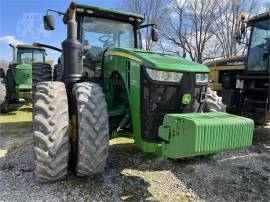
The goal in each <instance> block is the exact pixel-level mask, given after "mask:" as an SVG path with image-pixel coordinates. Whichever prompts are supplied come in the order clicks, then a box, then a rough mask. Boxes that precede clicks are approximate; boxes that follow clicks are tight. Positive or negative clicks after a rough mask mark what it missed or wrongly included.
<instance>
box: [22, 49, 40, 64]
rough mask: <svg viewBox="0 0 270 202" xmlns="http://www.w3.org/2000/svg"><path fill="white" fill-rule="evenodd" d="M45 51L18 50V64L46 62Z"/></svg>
mask: <svg viewBox="0 0 270 202" xmlns="http://www.w3.org/2000/svg"><path fill="white" fill-rule="evenodd" d="M44 61H45V58H44V54H43V51H41V50H38V49H34V50H33V49H18V64H32V63H35V62H44Z"/></svg>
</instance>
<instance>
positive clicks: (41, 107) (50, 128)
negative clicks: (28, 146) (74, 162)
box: [33, 82, 69, 182]
mask: <svg viewBox="0 0 270 202" xmlns="http://www.w3.org/2000/svg"><path fill="white" fill-rule="evenodd" d="M68 122H69V115H68V101H67V94H66V89H65V85H64V83H61V82H40V83H38V84H37V86H36V94H35V96H34V105H33V134H34V157H35V175H36V178H37V180H38V181H41V182H51V181H56V180H61V179H63V178H64V177H65V176H66V175H67V170H68V157H69V139H68Z"/></svg>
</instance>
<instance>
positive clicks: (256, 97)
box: [236, 12, 270, 125]
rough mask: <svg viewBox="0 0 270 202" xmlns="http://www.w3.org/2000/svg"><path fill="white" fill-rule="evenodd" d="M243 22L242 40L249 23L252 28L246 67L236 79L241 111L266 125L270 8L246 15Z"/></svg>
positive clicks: (268, 116)
mask: <svg viewBox="0 0 270 202" xmlns="http://www.w3.org/2000/svg"><path fill="white" fill-rule="evenodd" d="M240 23H241V30H242V33H241V34H240V36H239V37H238V39H239V40H241V39H243V36H245V35H246V27H249V28H250V37H249V44H248V52H247V62H246V67H245V70H244V74H243V75H241V76H239V77H238V78H237V81H236V88H237V89H240V91H241V99H240V103H241V107H240V109H241V114H242V115H243V116H245V117H249V118H252V119H253V120H254V121H255V123H256V124H258V125H265V124H266V123H267V122H268V121H270V91H269V88H270V12H266V13H262V14H260V15H257V16H254V17H252V18H250V19H249V20H248V21H247V22H245V17H244V16H242V18H241V22H240ZM241 36H242V37H241Z"/></svg>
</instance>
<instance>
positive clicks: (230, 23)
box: [213, 0, 258, 57]
mask: <svg viewBox="0 0 270 202" xmlns="http://www.w3.org/2000/svg"><path fill="white" fill-rule="evenodd" d="M216 4H217V6H218V9H217V13H216V15H217V16H218V17H217V18H216V21H215V22H214V28H213V29H214V30H215V32H214V34H215V36H216V38H217V39H218V41H219V43H220V45H221V49H222V56H224V57H230V56H233V55H236V54H238V53H239V52H244V51H245V49H246V46H244V47H243V46H239V47H237V46H236V41H235V31H236V30H237V29H238V28H239V16H240V14H241V13H243V12H244V13H247V14H248V15H247V17H248V16H250V15H252V14H253V13H254V11H256V8H257V7H258V1H255V0H217V1H216ZM241 50H242V51H241Z"/></svg>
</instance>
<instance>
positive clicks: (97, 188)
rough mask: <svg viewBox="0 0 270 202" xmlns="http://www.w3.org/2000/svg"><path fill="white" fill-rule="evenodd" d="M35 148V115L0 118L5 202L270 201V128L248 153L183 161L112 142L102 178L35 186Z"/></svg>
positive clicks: (0, 183) (0, 189)
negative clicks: (164, 157)
mask: <svg viewBox="0 0 270 202" xmlns="http://www.w3.org/2000/svg"><path fill="white" fill-rule="evenodd" d="M22 116H23V117H24V118H23V120H24V121H22V119H21V120H20V117H22ZM25 117H26V118H25ZM17 120H19V121H17ZM32 144H33V140H32V134H31V113H30V112H29V109H27V108H24V109H21V111H20V112H19V113H10V114H9V115H8V116H5V117H3V116H2V117H1V115H0V201H87V200H91V201H121V200H128V201H144V200H151V201H204V200H205V201H269V200H270V127H268V128H260V129H256V131H255V138H254V145H253V146H251V147H249V148H247V149H244V150H241V151H235V152H226V153H219V154H215V155H212V156H207V157H196V158H190V159H182V160H178V161H173V160H167V159H161V158H157V157H155V156H153V155H149V154H144V153H142V152H141V151H140V150H139V149H138V148H137V147H136V145H135V144H133V143H132V140H129V139H125V138H118V139H115V140H113V141H111V142H110V155H109V159H108V163H107V167H106V169H105V172H104V173H103V174H102V175H99V176H96V177H95V178H78V177H75V176H74V175H72V173H70V175H69V177H68V178H67V179H66V180H64V181H61V182H57V183H53V184H41V183H38V182H36V181H35V178H34V173H33V168H34V166H33V155H32Z"/></svg>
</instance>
